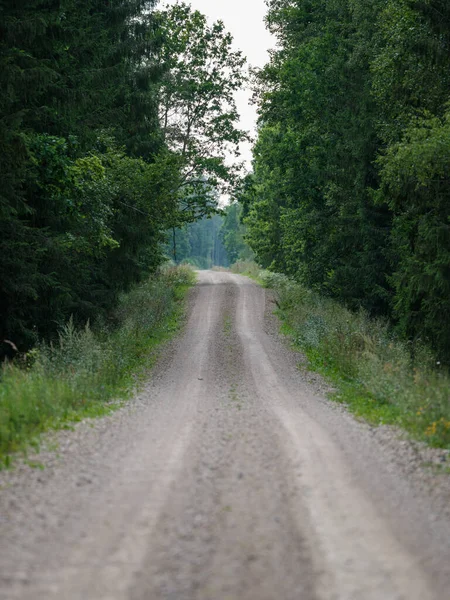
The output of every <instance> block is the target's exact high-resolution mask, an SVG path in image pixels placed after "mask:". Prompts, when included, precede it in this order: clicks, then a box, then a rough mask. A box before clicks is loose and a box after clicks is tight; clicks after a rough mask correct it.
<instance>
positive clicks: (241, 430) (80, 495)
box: [0, 271, 450, 600]
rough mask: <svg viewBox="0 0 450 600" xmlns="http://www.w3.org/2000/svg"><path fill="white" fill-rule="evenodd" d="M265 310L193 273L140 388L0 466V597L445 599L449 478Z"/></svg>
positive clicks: (234, 289) (239, 291) (236, 288)
mask: <svg viewBox="0 0 450 600" xmlns="http://www.w3.org/2000/svg"><path fill="white" fill-rule="evenodd" d="M266 305H267V306H266ZM272 309H273V305H272V304H270V305H269V300H268V294H267V292H265V290H263V289H261V288H259V287H258V286H256V285H255V284H253V283H252V282H251V281H250V280H249V279H247V278H245V277H241V276H238V275H232V274H230V273H225V272H224V273H222V272H212V271H203V272H200V273H199V277H198V285H197V286H196V288H195V290H194V291H193V293H192V297H191V307H190V310H189V315H188V320H187V324H186V327H185V329H184V332H183V333H182V334H181V335H180V337H179V338H178V339H177V340H176V342H175V343H173V344H171V345H170V346H169V347H168V348H166V350H165V351H164V352H163V355H162V357H161V359H160V361H159V365H158V366H157V368H156V370H155V372H154V374H153V375H152V377H151V380H150V381H149V383H148V384H147V385H146V387H145V389H144V390H143V392H142V393H141V394H140V395H139V396H138V397H137V398H135V399H134V400H133V401H132V402H130V403H129V404H127V406H126V407H124V408H123V409H121V410H119V411H118V412H116V413H114V414H113V415H111V416H108V417H106V418H103V419H99V420H92V421H91V420H89V421H86V422H83V423H81V424H79V425H78V426H77V427H76V428H75V430H74V431H68V432H59V433H58V434H54V435H53V437H50V438H49V440H50V442H51V443H50V442H49V448H48V450H47V451H45V452H43V453H42V455H41V457H40V460H42V461H43V462H44V463H45V464H46V468H45V469H44V470H42V471H41V470H39V469H31V468H29V467H27V466H26V465H22V466H20V467H19V468H17V469H16V470H15V471H13V472H7V473H3V474H0V475H1V476H0V534H1V553H0V598H1V599H2V600H5V599H7V600H14V599H18V598H20V599H27V600H28V599H30V600H31V599H32V600H40V599H42V600H44V599H45V600H53V599H58V600H66V599H67V600H91V599H92V600H125V599H126V600H144V599H145V600H160V599H161V600H163V599H164V600H353V599H354V600H394V599H395V600H397V599H398V600H400V599H404V600H416V599H417V600H428V599H438V600H447V599H448V598H449V597H450V592H449V589H450V519H449V514H448V507H449V499H450V493H449V492H450V488H449V486H448V476H445V478H443V477H444V476H440V477H438V476H437V475H435V474H433V473H431V474H430V473H428V475H427V471H425V470H424V469H423V468H422V466H421V465H420V464H419V463H420V461H419V463H417V465H415V466H414V465H413V466H411V465H412V458H411V456H413V454H414V450H411V448H413V447H414V446H412V445H411V444H410V443H409V442H406V441H402V440H400V439H397V437H398V436H396V435H393V434H389V435H387V434H386V433H382V434H381V435H379V434H378V430H377V429H374V428H372V427H369V426H368V425H365V424H363V423H359V422H358V421H356V420H355V419H354V418H353V417H352V416H350V415H349V414H347V413H346V411H345V410H344V409H343V408H342V407H339V406H338V405H335V404H333V403H331V402H329V401H328V400H326V399H325V398H324V395H323V393H322V392H321V386H320V384H317V382H316V383H314V382H313V383H311V382H310V381H308V376H307V375H305V374H302V373H301V372H300V371H299V369H298V368H297V367H296V365H297V363H298V356H296V355H295V354H294V353H293V352H292V351H291V350H290V349H288V348H287V346H286V344H285V343H284V342H283V341H282V340H281V339H280V338H279V336H278V334H277V333H276V327H275V326H274V323H273V317H271V316H270V314H271V312H272ZM51 444H54V445H55V447H53V448H52V447H51ZM56 444H57V445H58V447H57V448H56ZM444 458H445V457H444ZM427 478H428V479H427ZM430 482H431V484H430Z"/></svg>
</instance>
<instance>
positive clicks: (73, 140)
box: [0, 0, 245, 357]
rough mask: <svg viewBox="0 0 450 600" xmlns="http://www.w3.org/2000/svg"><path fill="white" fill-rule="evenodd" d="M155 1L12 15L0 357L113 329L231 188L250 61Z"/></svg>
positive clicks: (24, 3) (4, 64)
mask: <svg viewBox="0 0 450 600" xmlns="http://www.w3.org/2000/svg"><path fill="white" fill-rule="evenodd" d="M155 4H156V2H155V1H154V0H130V1H127V2H123V1H122V0H113V1H111V2H104V1H103V0H82V1H81V2H79V1H78V2H77V1H75V0H65V1H64V2H62V3H61V2H50V3H49V2H46V1H44V0H20V1H18V2H9V1H6V2H1V3H0V357H4V356H5V355H6V356H12V355H13V354H14V352H13V351H12V348H13V346H11V344H9V343H4V342H3V340H9V341H12V342H13V344H15V345H16V347H18V348H19V350H21V351H24V350H26V349H28V348H30V347H32V346H33V344H34V343H36V341H37V340H38V339H42V338H45V339H47V340H52V339H55V338H56V331H57V329H58V327H61V325H62V324H63V323H65V322H67V321H68V319H69V318H70V317H71V315H72V316H73V320H74V323H75V325H76V326H77V327H78V326H79V325H80V324H81V323H84V322H86V320H87V319H89V320H90V321H91V322H92V324H93V326H94V327H95V326H96V325H97V323H99V322H104V321H105V320H106V321H107V320H108V319H109V318H110V314H111V311H112V310H113V309H114V306H115V305H116V303H117V300H118V297H119V296H120V294H121V293H122V292H123V291H126V290H128V289H130V287H131V286H133V285H134V284H136V283H138V282H139V281H141V280H143V279H144V278H146V277H147V276H148V274H149V273H154V272H155V271H156V269H157V268H158V267H159V265H161V264H162V262H163V261H164V259H165V257H164V248H163V243H164V241H165V232H166V230H167V229H168V227H172V226H176V225H179V224H182V223H185V222H190V221H193V220H195V219H196V218H198V217H199V216H201V215H202V214H212V213H214V211H215V209H216V205H217V192H216V188H219V187H220V185H219V182H222V183H223V184H224V185H225V184H226V185H231V183H232V182H233V181H234V175H235V172H234V170H233V168H232V167H228V166H226V165H225V164H224V161H223V157H224V155H225V152H226V150H227V148H228V147H230V146H231V147H236V146H237V144H238V142H239V140H240V139H242V137H243V133H242V132H240V131H239V130H238V129H237V127H236V121H237V118H238V115H237V113H236V109H235V105H234V100H233V98H232V92H233V91H234V90H235V89H237V87H239V86H240V85H241V84H242V82H243V71H242V68H243V64H244V62H245V61H244V59H243V57H242V56H241V55H240V54H239V53H234V52H232V50H231V37H230V36H229V34H227V33H226V32H225V30H224V27H223V25H222V24H215V25H214V26H212V27H209V26H208V25H207V22H206V18H205V17H204V16H203V15H201V14H200V13H197V12H193V11H191V10H190V9H189V8H188V7H187V6H185V5H178V6H176V7H173V8H172V9H168V10H166V11H161V12H157V11H155V10H154V8H155ZM173 34H176V37H173ZM167 102H169V103H171V106H172V108H173V111H174V112H173V114H172V113H171V120H170V127H169V121H168V120H167V119H166V116H168V115H165V113H164V111H165V110H166V108H167ZM169 129H170V131H169ZM179 136H181V138H182V140H183V141H182V149H181V150H180V144H179V139H181V138H179Z"/></svg>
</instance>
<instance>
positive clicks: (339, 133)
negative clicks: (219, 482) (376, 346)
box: [0, 0, 450, 363]
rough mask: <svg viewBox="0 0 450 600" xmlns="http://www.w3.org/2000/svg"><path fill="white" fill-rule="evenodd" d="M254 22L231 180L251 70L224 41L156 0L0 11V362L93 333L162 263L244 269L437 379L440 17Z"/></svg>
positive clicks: (334, 5) (341, 7) (449, 225)
mask: <svg viewBox="0 0 450 600" xmlns="http://www.w3.org/2000/svg"><path fill="white" fill-rule="evenodd" d="M267 5H268V12H267V17H266V24H267V27H268V28H269V29H270V31H271V32H272V33H273V35H274V36H275V40H276V46H275V48H274V49H273V50H272V51H271V53H270V61H269V62H268V64H267V65H266V66H265V67H264V68H262V69H259V70H253V71H252V73H253V75H252V77H253V80H252V85H253V91H254V101H255V103H256V105H257V108H258V112H259V125H258V133H257V140H256V143H255V146H254V158H253V168H252V172H251V173H249V174H247V175H245V174H244V173H243V170H242V168H241V167H242V165H240V163H239V143H240V142H241V141H244V140H246V139H248V134H247V133H246V132H244V131H242V130H241V129H240V128H239V115H238V112H237V109H236V104H235V92H236V91H237V90H239V89H241V88H242V86H244V85H246V83H247V82H246V65H245V58H244V57H243V56H242V54H241V53H240V52H239V51H236V50H235V49H234V47H233V43H232V38H231V36H230V35H229V34H228V33H227V32H226V30H225V27H224V25H223V23H221V22H217V23H213V24H209V23H208V21H207V19H206V17H205V16H204V15H202V14H200V13H199V12H197V11H195V10H193V9H192V8H191V7H190V6H189V5H187V4H184V3H180V4H177V5H175V6H173V7H171V8H164V9H162V8H160V7H159V5H158V3H157V2H156V1H155V0H127V1H125V0H113V1H111V2H105V1H104V0H83V1H82V2H75V0H60V1H50V2H48V1H44V0H19V1H17V2H16V1H15V2H12V1H10V0H6V1H5V0H2V1H1V2H0V16H1V19H0V40H1V41H0V82H1V88H0V111H1V118H0V178H1V181H0V315H1V318H0V340H7V341H6V342H4V341H2V342H1V348H0V353H1V355H3V356H4V355H8V354H11V353H13V352H12V350H11V348H12V347H13V348H19V349H20V350H21V351H26V350H27V349H29V348H31V347H33V346H34V345H35V344H36V343H37V342H38V341H39V340H42V339H52V338H53V337H54V336H55V335H56V333H57V331H58V330H59V329H60V328H61V327H63V326H64V325H65V324H66V323H67V322H68V320H69V319H72V320H73V322H74V323H75V325H76V326H77V327H78V326H83V325H84V324H85V323H86V322H88V321H89V322H90V323H96V322H98V323H102V322H104V321H105V320H107V319H108V318H109V317H110V314H111V310H113V309H114V307H115V306H117V302H118V301H119V298H120V296H121V294H122V293H123V292H126V291H128V290H130V289H132V288H133V286H134V285H136V284H138V283H139V282H141V281H144V280H145V279H146V278H147V276H148V275H149V274H152V273H155V272H156V271H157V270H158V268H159V267H160V266H161V265H162V264H163V263H164V262H165V261H167V259H168V258H170V259H172V260H174V262H176V263H180V262H183V261H187V262H190V263H191V264H193V265H194V266H196V267H200V268H205V267H211V266H213V265H214V264H217V265H223V266H227V265H229V264H232V263H233V262H235V261H236V260H238V259H240V258H251V257H252V256H255V260H256V261H257V263H258V264H259V265H261V266H262V267H264V268H266V269H269V270H272V271H275V272H279V273H283V274H285V275H287V276H289V277H291V278H293V279H295V280H297V281H299V282H300V283H302V284H303V285H305V286H307V287H308V288H309V289H312V290H314V291H315V292H317V293H319V294H321V295H323V296H325V297H330V298H333V299H335V300H337V301H339V302H341V303H343V304H344V305H345V306H347V307H348V308H350V309H352V310H359V309H361V308H362V309H363V310H365V311H367V313H368V314H369V315H371V316H373V317H382V318H387V319H388V320H389V321H390V323H392V324H393V325H394V326H395V328H396V330H397V332H398V334H399V335H401V336H402V337H403V338H404V339H405V340H408V341H409V342H411V344H412V346H414V344H415V343H416V342H417V343H419V344H422V343H423V344H427V345H429V346H430V347H431V348H433V350H434V352H435V353H436V355H437V357H438V358H439V360H442V361H444V362H447V363H448V361H449V360H450V221H449V219H450V211H449V201H450V196H449V189H450V187H449V177H450V161H449V151H450V150H449V149H450V52H449V49H450V48H449V47H450V5H449V4H448V2H447V1H446V0H366V1H365V2H359V1H356V0H269V1H268V2H267ZM229 157H234V160H233V161H230V160H228V159H229ZM230 164H231V165H233V166H230ZM224 195H228V196H229V197H230V198H232V199H233V200H234V202H233V203H232V204H231V205H230V206H229V207H228V208H227V209H226V210H225V211H221V210H218V203H217V198H219V197H221V196H222V197H223V196H224ZM13 354H14V353H13Z"/></svg>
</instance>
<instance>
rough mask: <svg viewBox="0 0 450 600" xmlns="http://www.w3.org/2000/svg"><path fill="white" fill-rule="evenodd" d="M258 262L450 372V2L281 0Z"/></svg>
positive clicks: (262, 163)
mask: <svg viewBox="0 0 450 600" xmlns="http://www.w3.org/2000/svg"><path fill="white" fill-rule="evenodd" d="M266 21H267V26H268V27H269V28H270V30H271V32H272V33H273V34H274V36H275V37H276V40H277V45H276V48H275V50H273V51H272V53H271V57H270V62H269V63H268V64H267V65H266V66H265V67H264V68H263V69H262V70H260V71H258V72H256V73H255V78H254V86H255V101H256V103H257V106H258V110H259V131H258V139H257V142H256V145H255V148H254V164H253V166H254V169H253V173H252V174H250V175H249V176H248V177H247V178H246V180H245V182H244V184H243V186H242V187H241V190H240V193H239V198H240V202H241V204H242V206H243V211H244V215H245V218H244V221H245V223H246V225H247V228H248V234H247V240H248V242H249V244H250V246H251V247H252V249H253V250H254V252H255V253H256V260H257V261H258V262H259V263H260V264H261V265H263V266H264V267H265V268H268V269H270V270H273V271H277V272H280V273H284V274H286V275H288V276H290V277H292V278H294V279H296V280H297V281H299V282H300V283H302V284H304V285H305V286H307V287H308V288H310V289H312V290H314V291H315V292H317V293H319V294H322V295H323V296H327V297H330V298H334V299H336V300H338V301H340V302H341V303H343V304H345V305H346V306H347V307H349V308H351V309H354V310H359V309H360V308H361V307H362V308H363V309H364V310H365V311H367V312H368V313H369V314H370V315H372V316H374V317H383V318H386V317H387V318H388V319H389V320H390V322H391V323H392V324H394V325H395V327H396V329H397V332H398V333H399V334H400V335H401V336H403V338H404V339H406V340H408V341H409V342H411V344H412V348H414V347H415V345H416V344H427V345H429V346H431V347H432V348H433V349H434V351H435V353H436V355H437V357H438V359H439V362H440V361H445V362H447V363H448V362H449V360H450V210H449V209H450V3H449V2H448V1H447V0H365V1H364V2H360V1H359V0H269V2H268V13H267V19H266Z"/></svg>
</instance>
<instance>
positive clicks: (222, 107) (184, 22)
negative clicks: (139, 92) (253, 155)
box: [158, 3, 247, 226]
mask: <svg viewBox="0 0 450 600" xmlns="http://www.w3.org/2000/svg"><path fill="white" fill-rule="evenodd" d="M158 15H159V18H160V20H161V25H160V35H161V39H162V49H161V59H160V60H161V68H162V70H163V71H164V76H163V78H162V81H161V84H160V87H159V111H160V120H161V124H162V133H163V136H164V139H165V141H166V143H167V145H168V147H169V148H170V150H171V151H172V152H173V153H174V154H175V155H176V156H177V158H178V161H179V166H180V171H181V178H180V181H179V182H178V186H177V187H176V191H177V194H178V201H179V206H180V212H179V213H178V215H177V218H175V219H174V223H173V224H174V225H175V226H176V225H179V224H181V223H183V222H188V221H192V220H195V219H196V218H198V217H199V216H200V217H201V216H204V215H207V214H211V213H212V212H214V209H215V208H216V207H217V200H216V199H217V197H218V195H219V194H227V193H230V192H231V191H232V190H233V188H234V186H235V185H236V183H237V182H238V175H239V171H240V165H236V164H234V165H233V164H230V161H229V160H226V159H227V158H229V156H230V155H232V156H233V155H234V157H236V158H237V157H238V156H239V143H240V142H241V141H243V140H245V139H247V134H246V133H245V132H244V131H242V130H240V129H239V128H238V120H239V115H238V112H237V109H236V103H235V97H234V94H235V92H236V91H237V90H239V89H240V88H241V87H242V85H243V84H244V82H245V72H244V65H245V62H246V61H245V58H244V57H243V56H242V53H241V52H235V51H233V50H232V37H231V35H230V34H229V33H227V32H226V30H225V27H224V24H223V23H222V22H221V21H218V22H216V23H213V24H212V25H209V24H208V22H207V19H206V17H205V16H204V15H202V14H201V13H200V12H198V11H195V10H192V8H191V7H190V6H188V5H187V4H185V3H177V4H175V5H174V6H171V7H169V8H167V9H165V10H164V11H160V12H159V13H158Z"/></svg>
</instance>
